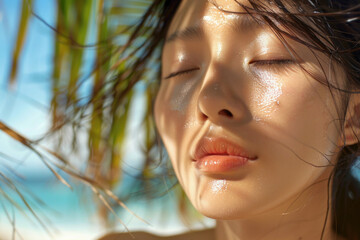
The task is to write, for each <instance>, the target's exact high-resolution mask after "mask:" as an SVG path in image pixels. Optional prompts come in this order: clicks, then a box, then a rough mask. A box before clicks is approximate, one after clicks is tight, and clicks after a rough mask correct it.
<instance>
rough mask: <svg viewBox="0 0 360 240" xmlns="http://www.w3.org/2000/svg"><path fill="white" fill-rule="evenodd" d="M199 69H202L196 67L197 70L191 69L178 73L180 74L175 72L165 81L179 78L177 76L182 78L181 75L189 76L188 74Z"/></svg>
mask: <svg viewBox="0 0 360 240" xmlns="http://www.w3.org/2000/svg"><path fill="white" fill-rule="evenodd" d="M199 69H200V68H198V67H196V68H190V69H186V70H182V71H178V72H173V73H170V74H169V75H168V76H167V77H165V78H164V79H169V78H174V77H177V76H180V75H184V74H188V73H190V72H192V71H195V70H199Z"/></svg>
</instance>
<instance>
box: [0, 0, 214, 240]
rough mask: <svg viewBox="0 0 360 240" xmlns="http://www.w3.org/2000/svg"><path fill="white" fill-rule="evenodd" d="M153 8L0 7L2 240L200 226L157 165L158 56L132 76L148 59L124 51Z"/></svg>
mask: <svg viewBox="0 0 360 240" xmlns="http://www.w3.org/2000/svg"><path fill="white" fill-rule="evenodd" d="M150 3H151V1H150V0H143V1H138V0H135V1H134V0H133V1H118V0H106V1H104V0H86V1H85V0H84V1H76V0H0V66H1V70H0V96H1V101H0V128H1V130H2V131H0V144H1V147H0V240H8V239H25V240H27V239H31V240H33V239H36V240H41V239H66V240H71V239H77V240H79V239H97V238H99V237H100V236H102V235H104V234H106V233H108V232H114V231H117V232H124V231H126V227H127V228H128V229H130V230H132V231H134V230H143V231H150V232H154V233H157V234H163V235H168V234H175V233H180V232H182V231H185V230H187V229H188V228H187V227H186V226H185V225H184V223H183V222H182V221H181V220H180V219H181V214H180V213H181V212H184V211H190V212H192V214H193V216H195V217H198V218H200V216H197V214H196V213H195V212H193V210H191V207H189V205H188V203H187V200H186V197H185V196H184V194H183V192H182V191H181V190H180V189H179V187H178V186H177V185H176V179H175V178H174V176H173V174H172V172H171V167H169V166H168V164H166V163H161V162H159V161H154V159H161V157H160V155H161V154H164V155H166V153H164V152H163V151H162V149H159V148H157V147H156V146H155V144H154V142H156V141H157V139H156V136H155V134H154V127H153V122H152V118H151V111H150V110H149V109H151V108H149V104H151V103H152V99H153V98H154V94H155V92H156V84H157V83H156V81H154V79H156V72H157V70H158V62H157V60H156V59H154V61H153V62H152V63H150V64H151V67H149V66H147V69H146V71H147V72H146V76H147V77H145V78H142V79H141V81H138V82H136V83H132V82H131V77H129V76H126V77H124V76H125V75H126V74H125V73H126V69H127V68H128V67H131V64H132V63H133V61H134V59H135V58H136V57H137V56H138V55H136V54H139V53H138V52H137V53H136V54H134V55H131V54H129V56H130V57H126V58H124V56H123V55H122V54H123V52H124V49H122V46H123V44H124V43H125V42H126V40H127V38H128V37H129V36H130V33H131V29H129V28H128V27H129V26H132V25H133V24H134V23H136V22H137V21H138V19H139V17H140V16H141V15H142V14H143V13H144V11H145V10H146V9H147V7H148V6H149V4H150ZM155 17H156V16H155ZM148 26H149V29H150V28H151V27H152V26H153V25H152V24H151V22H150V23H149V25H148ZM146 34H151V31H149V32H146V31H145V32H144V33H143V36H144V39H145V38H146ZM136 44H139V45H141V44H142V42H141V41H139V43H136ZM127 51H128V50H127ZM129 51H131V49H130V48H129ZM140 54H141V53H140ZM124 59H125V60H124ZM148 69H150V70H148ZM132 84H133V85H132ZM129 85H131V86H132V87H131V89H130V90H129V91H127V92H126V94H125V95H121V93H123V92H124V89H126V87H127V86H129ZM119 89H120V90H119ZM149 111H150V112H149ZM129 136H130V137H129ZM154 149H155V150H156V151H155V150H154ZM159 154H160V155H159ZM164 159H166V157H164ZM160 164H162V167H157V166H158V165H160ZM155 176H156V177H155ZM159 176H164V177H163V178H161V177H160V178H159ZM145 178H146V179H150V180H149V181H145V180H144V179H145ZM144 184H145V185H146V184H150V185H149V187H148V188H145V187H144ZM154 186H156V187H157V190H158V191H157V192H156V193H155V191H153V189H154ZM113 193H114V194H116V196H115V195H112V194H113ZM144 193H146V194H145V195H149V199H153V198H154V200H146V199H147V198H144V197H143V196H144ZM130 197H131V201H130V200H128V201H127V199H130ZM118 198H119V199H118ZM120 200H121V202H120ZM122 202H124V203H125V204H126V206H127V207H128V208H129V209H130V210H131V211H133V212H134V213H136V215H138V216H139V217H136V216H134V215H133V214H131V213H129V212H128V211H127V210H125V209H124V207H123V206H122V205H121V204H122ZM140 218H141V219H140ZM213 224H214V223H213V222H212V221H210V220H207V219H205V220H204V219H203V221H202V223H201V224H200V223H199V224H192V225H191V226H192V228H193V229H197V228H202V227H204V226H208V227H209V226H212V225H213ZM125 226H126V227H125Z"/></svg>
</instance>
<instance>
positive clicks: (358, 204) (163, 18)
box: [138, 0, 360, 239]
mask: <svg viewBox="0 0 360 240" xmlns="http://www.w3.org/2000/svg"><path fill="white" fill-rule="evenodd" d="M235 1H236V0H235ZM180 2H181V1H180V0H171V1H170V0H165V1H159V0H155V1H154V3H153V5H152V6H156V8H159V9H161V10H160V15H159V18H158V23H159V25H158V26H159V28H157V30H156V31H157V35H152V36H150V38H148V41H150V42H151V43H154V42H156V44H155V45H152V46H153V47H155V46H156V47H162V43H163V41H164V39H165V35H166V32H167V29H168V26H169V23H170V22H171V20H172V17H173V16H174V13H175V11H176V9H177V8H178V6H179V4H180ZM236 2H237V3H238V4H239V5H240V6H241V7H242V8H243V9H244V10H245V11H246V12H247V13H248V14H251V15H252V16H253V15H257V16H260V17H261V18H262V20H263V21H265V23H267V24H268V25H269V26H270V27H271V28H272V29H273V30H274V31H275V32H276V33H277V34H278V37H279V38H282V37H283V36H286V37H290V38H291V39H293V40H295V41H298V42H300V43H302V44H303V45H305V46H306V47H308V48H310V49H312V50H314V51H319V52H321V53H324V54H326V55H327V56H328V57H329V58H330V59H331V60H332V61H333V62H335V63H337V64H339V65H340V66H341V67H342V68H343V69H344V72H345V74H346V79H347V82H346V85H345V86H344V87H339V86H335V85H334V84H331V83H330V82H329V81H328V80H327V82H326V83H324V84H326V85H327V86H328V87H329V90H330V91H338V92H339V93H341V94H342V101H341V105H340V106H341V108H338V114H339V119H338V120H339V121H340V123H341V126H343V125H344V121H345V114H346V108H347V106H348V103H349V99H350V95H351V94H358V90H359V89H360V2H359V1H351V0H348V1H338V0H337V1H335V0H314V1H312V0H301V1H286V0H285V1H284V0H273V1H253V0H249V3H250V7H249V6H244V5H242V4H241V3H239V2H238V1H236ZM213 4H215V5H216V3H213ZM269 4H271V5H272V6H274V8H273V9H276V12H275V10H271V9H270V10H269V8H268V6H269ZM294 9H295V10H296V12H294ZM222 11H225V10H222ZM279 12H280V13H279ZM275 21H276V22H277V23H280V26H281V27H283V28H285V30H284V29H281V28H280V27H279V25H278V24H275ZM138 27H141V26H138ZM160 38H161V40H162V41H160V42H159V41H158V40H159V39H160ZM304 39H305V40H304ZM281 40H282V41H284V39H283V38H282V39H281ZM334 99H335V98H334ZM355 121H359V120H357V119H355ZM356 125H357V126H358V125H359V124H358V123H357V124H356ZM359 151H360V149H359V143H357V144H354V145H351V146H345V145H344V146H343V147H342V149H341V152H340V153H339V157H338V160H337V162H336V164H335V167H334V170H333V172H332V175H331V176H330V178H329V180H328V186H329V187H328V188H329V189H330V187H332V196H331V199H332V205H331V206H329V205H328V213H329V210H330V208H331V210H332V213H333V215H332V219H331V224H332V228H333V231H334V232H335V233H337V234H338V235H341V236H343V237H345V238H347V239H360V182H359V181H358V180H357V178H356V176H355V175H354V174H352V173H351V170H352V169H353V168H355V167H358V166H356V162H357V158H358V156H359V155H360V152H359ZM330 164H331V163H330ZM331 179H332V180H333V181H332V186H331ZM329 189H328V190H329ZM328 192H329V191H328ZM329 199H330V196H329ZM328 203H329V202H328ZM327 220H328V215H327V217H326V220H325V223H324V228H323V229H325V225H326V224H327ZM323 231H324V230H323Z"/></svg>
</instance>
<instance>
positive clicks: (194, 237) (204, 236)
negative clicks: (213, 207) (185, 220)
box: [98, 229, 215, 240]
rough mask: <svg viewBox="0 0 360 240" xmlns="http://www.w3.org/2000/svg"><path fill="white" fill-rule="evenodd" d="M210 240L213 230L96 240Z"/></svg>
mask: <svg viewBox="0 0 360 240" xmlns="http://www.w3.org/2000/svg"><path fill="white" fill-rule="evenodd" d="M134 239H135V240H136V239H141V240H158V239H162V240H183V239H186V240H212V239H215V230H214V229H205V230H200V231H190V232H186V233H182V234H178V235H173V236H166V237H165V236H157V235H154V234H151V233H147V232H131V234H130V233H127V232H125V233H110V234H107V235H105V236H103V237H101V238H99V239H98V240H134Z"/></svg>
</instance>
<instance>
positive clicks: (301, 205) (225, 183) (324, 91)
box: [101, 0, 357, 240]
mask: <svg viewBox="0 0 360 240" xmlns="http://www.w3.org/2000/svg"><path fill="white" fill-rule="evenodd" d="M212 2H213V1H212ZM215 2H216V3H217V7H216V6H215V5H214V4H212V3H209V1H206V0H196V1H193V0H184V1H182V3H181V5H180V8H179V10H178V11H177V13H176V15H175V17H174V19H173V22H172V24H171V26H170V29H169V32H168V36H167V37H168V38H167V41H166V44H165V46H164V49H163V55H162V66H163V68H162V82H161V87H160V90H159V93H158V95H157V99H156V103H155V120H156V125H157V128H158V131H159V133H160V135H161V138H162V140H163V142H164V145H165V147H166V149H167V152H168V153H169V157H170V159H171V162H172V165H173V168H174V170H175V173H176V175H177V178H178V180H179V182H180V184H181V186H182V187H183V189H184V191H185V193H186V194H187V196H188V197H189V199H190V201H191V202H192V204H193V205H194V207H195V208H196V209H197V210H198V211H199V212H200V213H202V214H203V215H205V216H207V217H210V218H213V219H216V227H215V229H208V230H204V231H200V232H190V233H185V234H181V235H176V236H170V237H159V236H154V235H152V234H148V233H142V232H137V233H134V236H135V239H149V240H152V239H207V240H208V239H210V240H248V239H251V240H277V239H286V240H319V239H320V238H321V236H322V237H323V238H322V239H324V240H344V239H343V238H341V237H340V236H337V235H336V234H334V232H333V231H332V229H331V223H330V219H331V214H332V213H331V211H328V208H327V204H328V203H329V205H331V202H328V199H329V196H331V192H329V191H330V190H328V180H329V177H330V175H331V172H332V171H333V165H334V164H335V163H336V160H337V156H338V155H337V153H338V152H339V146H341V145H342V144H344V143H343V140H342V139H346V144H353V143H355V142H356V141H357V139H356V138H355V137H354V133H353V132H352V130H351V129H346V128H345V132H344V133H343V132H341V131H340V129H341V125H340V123H339V121H334V120H335V119H338V118H339V117H338V112H337V109H336V107H337V106H336V104H335V103H336V102H337V101H338V100H339V99H338V96H337V95H336V93H335V94H334V95H333V94H331V93H330V91H329V89H328V88H327V86H326V85H324V84H321V83H320V82H321V81H322V80H324V79H331V80H332V81H334V82H331V83H332V84H334V85H335V86H342V84H343V83H344V82H342V81H341V79H344V73H343V72H342V69H341V68H340V67H339V66H333V67H334V69H336V71H335V73H333V72H331V71H326V72H325V73H324V72H323V71H322V70H323V69H324V67H325V66H329V64H330V60H329V59H328V58H327V57H326V56H323V55H322V54H321V53H314V52H313V51H310V50H309V49H308V48H306V47H304V46H303V45H301V44H299V43H296V42H294V41H292V40H291V39H286V40H287V41H288V44H289V45H290V46H291V47H292V48H293V49H294V51H295V52H296V53H297V57H299V59H301V61H299V62H296V61H295V60H298V59H295V60H294V58H293V57H292V56H291V55H290V54H289V51H288V50H287V47H286V45H284V44H283V43H282V42H281V41H280V40H279V39H278V38H277V37H276V36H275V35H274V33H273V32H272V31H271V29H269V28H268V27H266V26H264V25H261V24H254V23H253V22H251V21H248V20H249V18H246V17H245V18H244V17H242V16H243V15H242V16H240V15H238V14H234V13H225V12H223V11H221V10H220V9H219V8H218V7H220V8H221V9H226V10H231V11H242V9H241V8H239V6H238V5H237V4H236V3H235V1H233V0H217V1H215ZM239 2H241V3H243V4H245V5H246V4H247V2H246V1H245V0H239ZM244 19H245V20H244ZM234 26H235V27H234ZM299 65H301V67H303V68H304V69H306V70H307V71H308V72H310V73H311V75H312V76H315V77H317V80H315V79H314V78H313V77H310V76H309V75H308V74H306V73H305V72H304V71H303V70H302V69H301V68H300V67H299ZM326 74H329V75H326ZM319 80H320V81H319ZM350 106H353V105H352V104H350ZM219 137H222V138H224V139H226V140H227V141H231V142H233V143H236V144H237V145H239V146H240V147H241V148H242V149H243V150H244V152H246V154H245V155H249V156H255V157H254V159H255V160H253V161H250V160H249V161H247V165H244V166H243V167H241V168H236V169H232V170H231V171H228V170H221V169H220V170H216V171H212V172H211V171H210V174H209V171H207V170H204V168H202V167H199V164H197V163H198V161H199V160H196V159H194V155H196V154H194V152H196V146H197V145H199V144H200V143H201V141H202V140H203V139H204V138H209V139H211V138H219ZM200 166H202V165H200ZM205 169H206V168H205ZM327 215H328V216H327ZM326 217H327V219H328V221H327V222H326V223H325V219H326ZM112 239H132V237H131V236H130V235H129V234H127V233H123V234H114V235H108V236H106V237H105V238H101V240H112Z"/></svg>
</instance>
